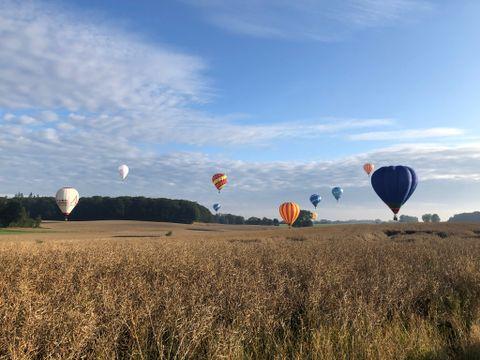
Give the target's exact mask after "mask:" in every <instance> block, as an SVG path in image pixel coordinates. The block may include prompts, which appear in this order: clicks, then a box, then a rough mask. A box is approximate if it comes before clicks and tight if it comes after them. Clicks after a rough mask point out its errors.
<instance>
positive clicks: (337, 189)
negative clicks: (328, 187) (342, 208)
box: [332, 186, 343, 201]
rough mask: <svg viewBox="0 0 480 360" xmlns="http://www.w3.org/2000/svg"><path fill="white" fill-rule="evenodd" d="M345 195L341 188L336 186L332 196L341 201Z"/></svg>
mask: <svg viewBox="0 0 480 360" xmlns="http://www.w3.org/2000/svg"><path fill="white" fill-rule="evenodd" d="M342 194H343V189H342V188H341V187H339V186H336V187H334V188H333V189H332V195H333V197H334V198H335V199H337V201H338V200H340V198H341V197H342Z"/></svg>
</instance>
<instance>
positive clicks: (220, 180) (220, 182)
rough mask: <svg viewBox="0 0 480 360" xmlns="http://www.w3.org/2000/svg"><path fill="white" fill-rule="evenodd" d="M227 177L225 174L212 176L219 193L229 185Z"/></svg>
mask: <svg viewBox="0 0 480 360" xmlns="http://www.w3.org/2000/svg"><path fill="white" fill-rule="evenodd" d="M227 182H228V181H227V175H225V174H221V173H219V174H215V175H213V176H212V183H213V185H215V187H216V188H217V190H218V192H220V190H222V189H223V187H224V186H225V185H227Z"/></svg>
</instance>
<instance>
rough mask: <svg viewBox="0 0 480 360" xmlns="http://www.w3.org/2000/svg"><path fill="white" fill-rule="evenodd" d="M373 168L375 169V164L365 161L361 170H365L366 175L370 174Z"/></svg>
mask: <svg viewBox="0 0 480 360" xmlns="http://www.w3.org/2000/svg"><path fill="white" fill-rule="evenodd" d="M373 169H375V165H373V164H371V163H366V164H365V165H363V170H365V172H366V173H367V175H368V176H370V174H371V173H372V171H373Z"/></svg>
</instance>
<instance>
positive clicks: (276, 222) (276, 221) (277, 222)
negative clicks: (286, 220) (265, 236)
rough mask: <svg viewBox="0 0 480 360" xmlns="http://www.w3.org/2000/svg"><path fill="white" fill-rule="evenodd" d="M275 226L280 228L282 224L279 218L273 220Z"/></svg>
mask: <svg viewBox="0 0 480 360" xmlns="http://www.w3.org/2000/svg"><path fill="white" fill-rule="evenodd" d="M273 226H280V222H279V221H278V219H277V218H275V219H273Z"/></svg>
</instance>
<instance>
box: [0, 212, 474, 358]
mask: <svg viewBox="0 0 480 360" xmlns="http://www.w3.org/2000/svg"><path fill="white" fill-rule="evenodd" d="M168 233H170V235H168V236H167V234H168ZM479 234H480V225H474V224H470V225H469V224H455V225H449V224H430V225H424V224H418V225H416V224H415V225H411V224H403V225H402V224H393V225H345V226H327V227H316V228H309V229H292V230H289V229H286V228H273V227H256V226H222V225H214V224H208V225H206V224H194V225H180V224H166V223H145V222H128V221H111V222H109V221H99V222H70V223H60V222H45V223H44V224H43V229H39V231H27V232H22V231H16V232H8V233H4V234H2V236H0V319H1V323H2V326H1V327H0V357H2V358H14V359H23V358H35V359H39V358H50V357H51V358H62V359H64V358H86V359H96V358H118V359H125V358H134V359H156V358H167V359H173V358H179V359H190V358H192V359H205V358H216V359H220V358H221V359H250V358H251V359H264V358H267V359H268V358H270V359H274V358H298V359H301V358H307V359H331V358H332V359H449V358H465V359H477V358H480V235H479Z"/></svg>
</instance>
